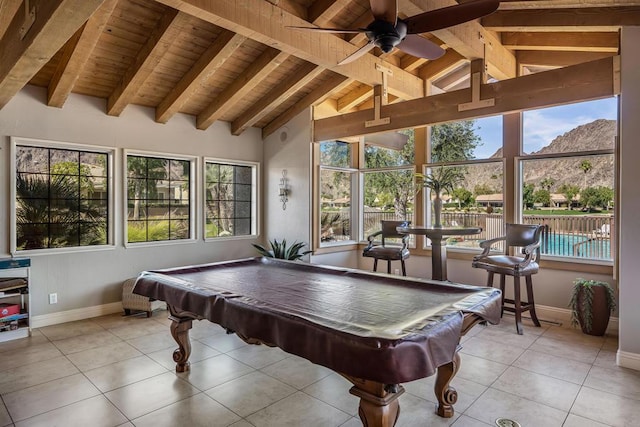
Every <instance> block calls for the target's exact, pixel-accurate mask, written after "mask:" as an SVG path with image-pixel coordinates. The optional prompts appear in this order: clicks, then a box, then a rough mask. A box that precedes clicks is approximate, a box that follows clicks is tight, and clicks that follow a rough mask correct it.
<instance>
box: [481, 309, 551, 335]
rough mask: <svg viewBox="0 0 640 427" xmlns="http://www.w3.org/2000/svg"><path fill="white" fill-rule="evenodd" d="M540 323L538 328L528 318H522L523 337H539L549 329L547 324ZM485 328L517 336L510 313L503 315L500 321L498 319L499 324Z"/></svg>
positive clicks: (514, 321) (513, 317) (513, 318)
mask: <svg viewBox="0 0 640 427" xmlns="http://www.w3.org/2000/svg"><path fill="white" fill-rule="evenodd" d="M540 323H541V326H540V327H538V326H536V325H534V324H533V322H532V321H531V319H529V318H528V317H523V318H522V327H523V331H522V332H523V336H524V335H532V336H540V335H542V334H543V333H544V332H545V331H546V330H547V329H549V324H548V323H545V322H544V321H543V320H540ZM487 327H488V328H490V329H498V330H501V331H502V332H508V333H510V334H516V335H517V333H518V332H517V331H516V318H515V316H514V315H513V314H510V313H505V314H504V316H503V317H502V319H500V323H498V324H497V325H491V324H489V325H488V326H487Z"/></svg>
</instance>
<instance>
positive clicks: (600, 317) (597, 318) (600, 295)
mask: <svg viewBox="0 0 640 427" xmlns="http://www.w3.org/2000/svg"><path fill="white" fill-rule="evenodd" d="M592 289H593V306H592V309H591V311H592V313H593V318H592V319H591V330H590V331H587V329H586V327H585V324H584V321H583V320H582V319H583V318H584V315H583V313H582V311H581V310H578V312H577V315H578V321H579V322H580V327H581V328H582V332H584V333H585V334H588V335H596V336H602V335H604V333H605V332H606V331H607V326H608V325H609V316H610V315H611V312H610V311H609V306H608V304H607V290H606V289H605V288H604V287H603V286H593V287H592ZM583 296H584V292H583V290H582V289H581V290H580V292H579V293H578V307H582V300H583Z"/></svg>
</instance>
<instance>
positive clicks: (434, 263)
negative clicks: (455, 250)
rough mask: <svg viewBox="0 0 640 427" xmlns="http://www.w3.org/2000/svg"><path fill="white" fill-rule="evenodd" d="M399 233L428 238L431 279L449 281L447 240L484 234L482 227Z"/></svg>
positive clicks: (403, 230) (407, 229) (408, 229)
mask: <svg viewBox="0 0 640 427" xmlns="http://www.w3.org/2000/svg"><path fill="white" fill-rule="evenodd" d="M396 230H397V231H398V233H402V234H415V235H419V236H427V237H428V238H429V239H430V240H431V271H432V273H431V278H432V279H433V280H448V279H447V240H446V239H445V237H449V236H470V235H473V234H479V233H480V232H482V228H480V227H423V226H418V225H415V226H411V227H398V228H396Z"/></svg>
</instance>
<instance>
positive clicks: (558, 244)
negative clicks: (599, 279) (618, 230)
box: [540, 234, 612, 259]
mask: <svg viewBox="0 0 640 427" xmlns="http://www.w3.org/2000/svg"><path fill="white" fill-rule="evenodd" d="M540 248H541V251H542V253H543V254H548V255H559V256H571V257H573V256H576V257H579V258H595V259H612V258H611V242H610V240H609V239H603V238H599V239H594V238H592V237H590V236H586V235H579V234H548V235H546V236H543V237H542V244H541V246H540Z"/></svg>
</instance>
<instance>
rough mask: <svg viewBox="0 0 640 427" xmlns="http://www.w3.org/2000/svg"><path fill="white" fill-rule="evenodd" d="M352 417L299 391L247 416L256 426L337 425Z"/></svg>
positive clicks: (314, 426)
mask: <svg viewBox="0 0 640 427" xmlns="http://www.w3.org/2000/svg"><path fill="white" fill-rule="evenodd" d="M349 418H351V417H350V415H349V414H346V413H344V412H342V411H340V410H338V409H336V408H334V407H333V406H330V405H327V404H326V403H324V402H321V401H319V400H318V399H314V398H313V397H311V396H309V395H307V394H305V393H301V392H297V393H294V394H293V395H291V396H289V397H286V398H284V399H282V400H280V401H278V402H276V403H274V404H273V405H271V406H269V407H268V408H265V409H263V410H261V411H259V412H256V413H255V414H252V415H250V416H249V417H247V420H248V421H249V422H250V423H251V424H253V425H255V426H256V427H282V426H305V427H333V426H335V427H337V426H340V425H341V424H344V423H345V422H346V421H347V420H348V419H349Z"/></svg>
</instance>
